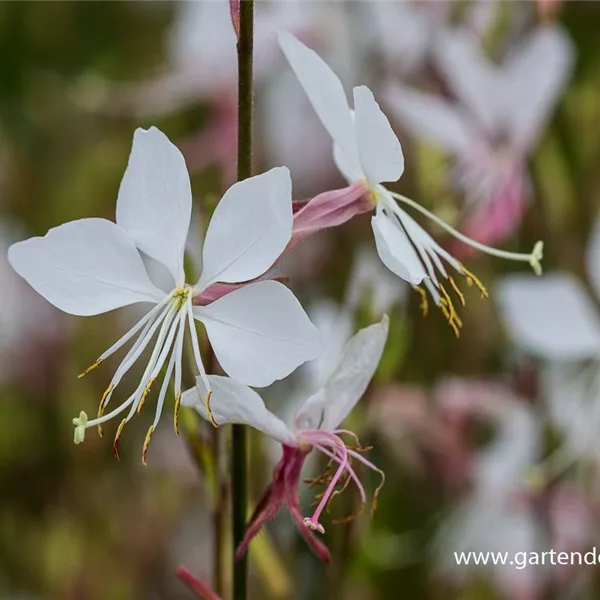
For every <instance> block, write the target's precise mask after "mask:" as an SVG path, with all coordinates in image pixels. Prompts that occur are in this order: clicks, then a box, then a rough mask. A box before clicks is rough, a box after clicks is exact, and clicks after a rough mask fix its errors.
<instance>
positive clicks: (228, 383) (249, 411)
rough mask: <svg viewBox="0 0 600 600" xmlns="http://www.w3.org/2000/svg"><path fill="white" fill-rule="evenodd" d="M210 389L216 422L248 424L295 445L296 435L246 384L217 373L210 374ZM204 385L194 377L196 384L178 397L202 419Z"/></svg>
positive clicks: (212, 409)
mask: <svg viewBox="0 0 600 600" xmlns="http://www.w3.org/2000/svg"><path fill="white" fill-rule="evenodd" d="M208 382H209V383H210V387H211V389H212V395H211V397H210V410H211V412H212V414H213V416H214V418H215V421H216V422H217V423H218V424H219V425H225V424H227V423H238V424H241V425H249V426H250V427H254V428H255V429H258V431H261V432H262V433H264V434H266V435H268V436H270V437H272V438H274V439H276V440H278V441H280V442H281V443H282V444H288V445H290V446H296V445H297V443H298V442H297V441H296V436H295V435H294V434H293V433H292V432H291V431H290V429H289V428H288V427H287V425H286V424H285V423H284V422H283V421H282V420H281V419H280V418H279V417H277V416H275V415H274V414H273V413H272V412H271V411H270V410H268V409H267V407H266V406H265V403H264V402H263V400H262V398H261V397H260V396H259V395H258V394H257V393H256V392H255V391H254V390H251V389H250V388H249V387H246V386H245V385H243V384H241V383H239V382H237V381H234V380H233V379H229V377H221V376H219V375H209V376H208ZM205 397H206V386H205V385H204V382H203V381H202V378H201V377H198V378H197V379H196V387H195V388H192V389H190V390H187V391H186V392H184V393H183V395H182V397H181V403H182V404H183V406H190V407H192V408H195V409H196V410H197V411H198V412H199V413H200V414H201V415H202V416H203V417H204V418H205V419H207V420H208V414H207V412H206V403H205V400H204V399H205Z"/></svg>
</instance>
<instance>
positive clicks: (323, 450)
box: [315, 444, 367, 504]
mask: <svg viewBox="0 0 600 600" xmlns="http://www.w3.org/2000/svg"><path fill="white" fill-rule="evenodd" d="M315 448H316V449H317V450H318V451H319V452H321V453H323V454H324V455H325V456H328V457H329V458H331V459H332V460H334V461H335V462H336V463H337V464H339V462H340V459H339V458H338V457H337V456H336V455H335V454H333V453H332V452H330V451H329V450H327V448H324V447H323V446H320V445H318V444H317V445H315ZM346 469H347V471H348V473H349V474H350V477H351V478H352V480H353V481H354V483H355V485H356V487H357V488H358V493H359V494H360V499H361V502H362V503H363V504H365V503H366V502H367V493H366V492H365V488H364V486H363V484H362V483H361V482H360V479H359V478H358V475H357V474H356V472H355V471H354V469H353V467H352V465H351V464H350V463H348V465H347V466H346Z"/></svg>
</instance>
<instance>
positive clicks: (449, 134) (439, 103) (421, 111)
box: [384, 82, 476, 153]
mask: <svg viewBox="0 0 600 600" xmlns="http://www.w3.org/2000/svg"><path fill="white" fill-rule="evenodd" d="M384 97H385V99H386V101H387V102H388V104H389V106H390V108H391V110H392V113H393V114H395V115H396V116H397V117H398V119H400V121H401V123H402V124H403V125H404V127H406V128H407V129H408V130H409V131H410V132H411V133H412V134H413V135H414V136H415V137H425V138H428V139H429V140H431V141H432V142H433V143H435V144H438V145H439V146H440V147H441V148H443V149H444V150H447V151H448V152H455V153H465V152H467V151H468V150H469V149H472V147H473V145H474V140H475V138H476V132H475V131H474V130H473V128H472V127H471V124H470V123H469V122H468V120H467V119H466V118H465V117H464V115H463V114H462V112H461V111H460V110H459V109H458V107H455V106H452V105H451V104H450V103H448V102H446V101H445V100H442V99H441V98H438V97H437V96H433V95H431V94H424V93H423V92H419V91H417V90H413V89H410V88H408V87H406V86H403V85H400V84H398V83H396V82H390V83H389V84H388V86H387V87H386V90H385V93H384Z"/></svg>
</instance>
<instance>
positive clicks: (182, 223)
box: [117, 127, 192, 285]
mask: <svg viewBox="0 0 600 600" xmlns="http://www.w3.org/2000/svg"><path fill="white" fill-rule="evenodd" d="M191 214H192V191H191V188H190V178H189V175H188V172H187V168H186V165H185V160H184V158H183V155H182V154H181V152H180V151H179V150H178V149H177V147H176V146H174V145H173V144H172V143H171V142H170V141H169V138H167V136H166V135H165V134H164V133H163V132H162V131H160V130H159V129H157V128H156V127H151V128H150V129H147V130H146V129H136V130H135V133H134V135H133V147H132V149H131V154H130V156H129V163H128V165H127V169H126V170H125V175H123V180H122V181H121V187H120V188H119V196H118V198H117V224H118V225H120V226H121V227H122V228H123V229H125V231H127V233H128V234H129V236H130V237H131V239H133V241H134V242H135V245H136V246H137V247H138V248H139V249H140V250H142V251H143V252H145V253H146V254H147V255H148V256H151V257H152V258H154V259H156V260H158V261H159V262H161V263H163V264H164V265H165V266H166V267H168V269H169V270H170V271H171V273H172V274H173V277H174V278H175V281H176V283H177V285H183V283H184V279H185V278H184V272H183V252H184V248H185V241H186V238H187V234H188V229H189V227H190V218H191Z"/></svg>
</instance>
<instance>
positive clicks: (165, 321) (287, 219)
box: [8, 127, 320, 462]
mask: <svg viewBox="0 0 600 600" xmlns="http://www.w3.org/2000/svg"><path fill="white" fill-rule="evenodd" d="M191 211H192V195H191V187H190V181H189V176H188V172H187V169H186V165H185V161H184V159H183V156H182V155H181V153H180V152H179V150H178V149H177V148H176V147H175V146H174V145H173V144H171V142H170V141H169V140H168V138H167V137H166V136H165V135H164V134H163V133H162V132H160V131H159V130H158V129H156V128H154V127H153V128H151V129H149V130H143V129H138V130H136V132H135V135H134V140H133V149H132V151H131V156H130V158H129V164H128V166H127V169H126V171H125V175H124V176H123V181H122V182H121V187H120V189H119V195H118V199H117V224H115V223H113V222H112V221H108V220H105V219H80V220H78V221H72V222H70V223H66V224H64V225H61V226H59V227H56V228H54V229H51V230H50V231H49V232H48V234H47V235H46V236H45V237H43V238H41V237H37V238H31V239H29V240H27V241H24V242H20V243H17V244H14V245H13V246H11V248H10V250H9V254H8V256H9V260H10V263H11V265H12V266H13V268H14V269H15V270H16V271H17V272H18V273H19V274H20V275H21V276H22V277H23V278H24V279H25V280H26V281H27V282H28V283H29V284H30V285H31V286H32V287H33V288H34V289H35V290H36V291H37V292H38V293H40V294H41V295H42V296H44V297H45V298H46V299H47V300H49V301H50V302H51V303H52V304H54V305H55V306H57V307H58V308H60V309H61V310H63V311H65V312H67V313H70V314H74V315H81V316H89V315H96V314H100V313H104V312H108V311H111V310H113V309H115V308H120V307H123V306H128V305H131V304H136V303H139V302H144V303H148V302H149V303H151V304H154V305H155V306H154V308H152V309H151V310H150V311H149V312H147V314H146V315H145V316H144V317H143V318H142V319H140V321H139V322H138V323H137V324H136V325H135V326H134V327H133V328H132V329H130V330H129V331H128V332H127V333H126V334H125V335H124V336H123V337H122V338H121V339H119V340H118V341H117V342H116V343H115V344H114V345H113V346H111V348H109V349H108V350H107V351H106V352H104V353H103V354H102V355H101V356H100V358H99V359H98V360H97V361H96V362H95V363H94V364H93V365H92V366H91V367H90V368H89V369H86V371H84V373H82V375H84V374H86V373H88V372H89V371H90V370H91V369H93V368H95V367H97V366H98V365H99V364H100V363H101V362H103V361H104V360H105V359H106V358H108V357H109V356H111V355H112V354H113V353H114V352H116V351H117V350H119V349H120V348H121V347H122V346H123V345H124V344H125V343H127V342H128V341H129V340H131V339H132V338H134V337H135V336H137V340H136V341H135V343H134V344H133V346H132V347H131V349H130V350H129V352H128V353H127V355H126V356H125V358H124V359H123V361H122V362H121V364H120V365H119V367H118V369H117V371H116V373H115V375H114V376H113V378H112V380H111V383H110V385H109V387H108V388H107V390H106V392H105V393H104V395H103V397H102V400H101V402H100V407H99V410H98V417H97V418H96V419H93V420H89V421H88V418H87V415H86V414H85V413H84V412H82V413H81V415H80V416H79V418H76V419H74V420H73V424H74V425H75V443H79V442H82V441H83V439H84V437H85V430H86V429H87V428H88V427H91V426H93V425H98V426H99V431H101V425H102V423H104V422H106V421H108V420H110V419H112V418H113V417H115V416H117V415H119V414H121V413H122V412H123V411H124V410H126V409H129V413H128V416H127V417H126V418H124V419H122V421H121V423H120V425H119V428H118V430H117V434H116V436H115V441H114V450H115V455H116V456H117V457H118V440H119V436H120V434H121V432H122V430H123V427H124V426H125V424H126V423H127V422H128V421H129V420H130V419H131V418H132V417H133V416H134V415H135V414H136V412H138V413H139V412H140V411H141V408H142V406H143V404H144V401H145V399H146V396H147V395H148V393H149V392H150V389H151V387H152V385H153V383H154V381H155V380H156V379H157V378H158V377H159V375H160V372H161V369H162V368H163V366H165V365H166V375H165V378H164V380H163V383H162V386H161V390H160V394H159V398H158V403H157V407H156V414H155V418H154V422H153V423H152V425H151V426H150V428H149V430H148V434H147V436H146V440H145V442H144V450H143V454H142V458H143V461H144V462H145V459H146V451H147V448H148V444H149V442H150V438H151V435H152V433H153V432H154V429H155V428H156V426H157V425H158V421H159V419H160V416H161V413H162V409H163V404H164V400H165V396H166V393H167V389H168V385H169V382H170V380H171V377H172V375H173V373H174V377H175V398H176V400H175V417H174V418H175V429H176V431H177V429H178V420H177V419H178V409H179V403H180V399H181V379H182V355H183V343H184V336H185V331H186V329H189V332H190V334H191V340H192V348H193V353H194V359H195V363H196V367H197V369H198V372H199V373H200V375H201V377H202V378H203V379H204V381H205V383H206V387H207V398H206V402H207V407H208V399H209V397H210V386H209V385H208V380H207V379H206V373H205V370H204V366H203V364H202V358H201V356H200V348H199V343H198V337H197V333H196V329H195V325H194V319H198V320H199V321H201V322H202V323H203V324H204V326H205V328H206V332H207V335H208V338H209V340H210V342H211V344H212V347H213V350H214V352H215V356H216V357H217V359H218V360H219V362H220V364H221V366H222V367H223V369H224V370H225V371H226V372H227V373H229V374H231V375H233V376H235V377H236V378H237V379H239V380H240V381H243V382H245V383H247V384H249V385H255V386H258V387H262V386H266V385H269V384H271V383H272V382H273V381H275V380H276V379H280V378H282V377H285V376H286V375H288V374H289V373H290V372H291V371H293V370H294V369H295V368H296V367H298V366H299V365H300V364H301V363H303V362H304V361H306V360H309V359H312V358H315V357H316V356H317V355H318V353H319V351H320V342H319V334H318V331H317V330H316V329H315V327H314V326H313V325H312V324H311V323H310V321H309V319H308V317H307V316H306V314H305V313H304V311H303V310H302V308H301V306H300V304H299V303H298V301H297V300H296V298H295V297H294V295H293V294H292V293H291V292H290V291H289V290H288V289H287V288H286V287H285V286H283V285H282V284H280V283H278V282H275V281H261V282H258V283H250V284H248V285H244V286H240V287H238V288H237V289H235V290H234V291H230V293H226V294H224V295H222V296H221V297H220V298H218V299H216V300H214V301H212V302H210V303H208V304H207V305H202V306H197V305H194V304H195V300H196V299H197V298H199V297H201V296H202V294H203V292H204V291H205V290H208V289H209V288H210V287H211V286H213V285H215V284H217V282H221V283H225V284H232V283H236V282H243V281H249V280H252V279H255V278H256V277H259V276H261V275H262V274H263V273H264V272H265V271H266V270H267V269H268V268H269V267H270V266H271V265H272V264H273V262H275V261H276V260H277V258H278V257H279V255H280V254H281V252H282V251H283V249H284V248H285V246H286V245H287V243H288V242H289V240H290V237H291V229H292V208H291V181H290V176H289V171H288V170H287V168H285V167H278V168H275V169H272V170H271V171H269V172H267V173H265V174H262V175H257V176H255V177H251V178H249V179H246V180H244V181H242V182H239V183H237V184H235V185H234V186H232V187H231V188H230V189H229V190H228V191H227V192H226V193H225V195H224V196H223V198H222V199H221V201H220V203H219V204H218V206H217V208H216V210H215V211H214V213H213V216H212V219H211V222H210V224H209V226H208V230H207V232H206V237H205V242H204V248H203V254H202V274H201V276H200V279H199V280H198V282H197V283H196V284H195V285H194V286H191V285H188V284H186V282H185V273H184V262H183V259H184V249H185V244H186V239H187V237H188V230H189V226H190V219H191ZM140 253H144V254H145V255H147V256H149V257H150V258H152V259H154V260H156V261H158V262H160V263H162V264H163V265H164V266H165V267H167V268H168V270H169V271H170V274H171V282H170V286H169V287H168V288H167V289H166V290H162V289H159V288H158V287H156V285H154V284H153V283H152V281H151V279H150V277H149V274H148V272H147V270H146V267H145V266H144V263H143V261H142V257H141V254H140ZM156 334H157V339H156V341H155V342H154V349H153V351H152V354H151V356H150V359H149V362H148V365H147V367H146V369H145V371H144V374H143V375H142V378H141V380H140V382H139V385H138V386H137V388H136V389H135V391H134V392H133V394H131V396H129V398H128V399H127V400H126V401H125V402H123V403H122V404H121V405H120V406H119V407H117V408H116V409H114V410H113V411H111V412H110V413H109V414H106V415H105V414H104V411H105V409H106V406H107V404H108V402H109V401H110V399H111V397H112V395H113V392H114V390H115V388H116V387H117V386H118V385H119V383H120V382H121V380H122V378H123V376H124V375H125V374H126V373H127V372H128V371H129V370H130V369H131V367H132V366H133V365H134V364H135V363H136V362H137V361H138V359H139V358H140V356H141V354H142V353H143V351H144V350H145V349H146V348H147V347H148V346H150V345H151V342H152V340H153V339H154V336H155V335H156ZM169 355H170V358H169ZM208 410H209V412H210V409H209V408H208Z"/></svg>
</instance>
